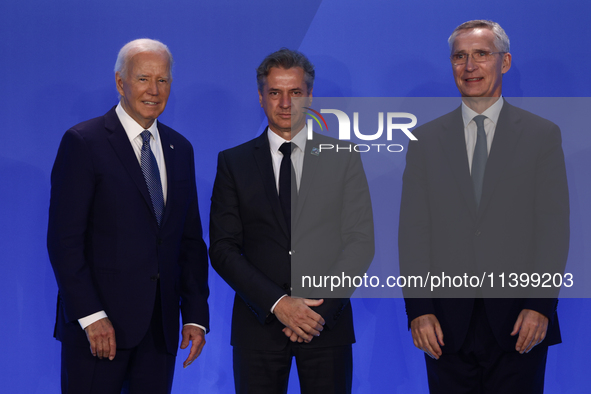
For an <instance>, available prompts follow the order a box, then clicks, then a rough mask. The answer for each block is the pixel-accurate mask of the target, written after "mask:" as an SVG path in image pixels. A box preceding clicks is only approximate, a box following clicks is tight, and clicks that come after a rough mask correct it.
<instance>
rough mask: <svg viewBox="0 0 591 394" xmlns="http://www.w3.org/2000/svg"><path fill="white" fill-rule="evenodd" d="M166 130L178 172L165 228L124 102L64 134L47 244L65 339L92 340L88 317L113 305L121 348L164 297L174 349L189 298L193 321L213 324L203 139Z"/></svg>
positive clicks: (167, 154) (169, 167) (170, 171)
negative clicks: (123, 116)
mask: <svg viewBox="0 0 591 394" xmlns="http://www.w3.org/2000/svg"><path fill="white" fill-rule="evenodd" d="M158 130H159V134H160V139H161V142H162V150H163V153H164V160H165V162H166V171H167V177H168V197H167V202H166V208H165V210H164V214H163V219H162V224H161V226H160V227H158V224H157V222H156V218H155V216H154V213H153V209H152V204H151V201H150V196H149V194H148V189H147V187H146V183H145V181H144V177H143V175H142V171H141V168H140V165H139V163H138V160H137V157H136V155H135V153H134V151H133V148H132V146H131V144H130V142H129V139H128V137H127V134H126V133H125V130H124V129H123V126H122V125H121V122H120V121H119V119H118V117H117V114H116V112H115V107H113V108H112V109H111V110H110V111H109V112H107V114H105V115H104V116H101V117H98V118H95V119H91V120H89V121H86V122H83V123H80V124H78V125H76V126H74V127H72V128H71V129H69V130H68V131H67V132H66V133H65V135H64V137H63V139H62V141H61V144H60V148H59V151H58V154H57V158H56V160H55V164H54V167H53V170H52V174H51V203H50V210H49V228H48V236H47V244H48V250H49V257H50V260H51V264H52V266H53V269H54V272H55V276H56V278H57V283H58V287H59V294H58V306H57V319H56V332H55V335H56V337H57V338H58V339H59V340H60V341H62V342H66V343H70V344H73V345H80V346H88V340H87V339H86V335H85V333H84V331H83V330H82V329H81V328H80V325H79V324H78V319H80V318H82V317H85V316H88V315H90V314H92V313H95V312H98V311H100V310H104V311H105V312H106V313H107V315H108V317H109V319H110V320H111V322H112V323H113V327H114V329H115V335H116V341H117V347H118V348H131V347H134V346H136V345H137V344H138V343H139V342H140V341H141V339H142V338H143V336H144V334H145V333H146V331H147V329H148V327H149V325H150V320H151V316H152V312H153V310H154V302H160V303H161V305H162V314H163V316H162V320H163V324H164V334H165V339H166V345H167V349H168V351H169V352H170V353H172V354H176V350H177V346H178V338H179V306H180V311H181V313H182V318H183V323H196V324H200V325H202V326H204V327H206V328H208V327H209V310H208V304H207V297H208V295H209V289H208V285H207V269H208V265H207V249H206V246H205V243H204V242H203V239H202V229H201V221H200V217H199V208H198V205H197V190H196V185H195V165H194V156H193V148H192V146H191V144H190V143H189V141H187V140H186V139H185V138H184V137H183V136H181V135H180V134H179V133H177V132H176V131H174V130H172V129H171V128H169V127H167V126H165V125H163V124H162V123H158ZM157 278H159V279H157ZM157 280H159V281H160V290H161V299H159V300H156V299H155V297H156V288H157Z"/></svg>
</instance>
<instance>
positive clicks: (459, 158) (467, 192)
mask: <svg viewBox="0 0 591 394" xmlns="http://www.w3.org/2000/svg"><path fill="white" fill-rule="evenodd" d="M443 128H444V130H443V132H442V133H441V134H440V135H439V141H440V143H441V146H442V147H443V151H444V153H445V156H446V157H447V160H448V162H449V165H450V168H451V172H452V174H453V176H454V178H455V180H456V182H457V183H458V186H459V187H460V191H461V194H462V196H463V197H464V200H465V202H466V205H467V206H468V209H469V210H470V215H471V216H472V218H473V219H476V214H477V211H476V198H475V196H474V187H473V184H472V178H471V177H470V169H469V165H468V155H467V153H466V137H465V136H464V122H463V120H462V108H461V107H459V108H458V109H456V110H455V111H453V112H452V113H451V114H450V116H449V117H447V118H446V119H445V121H444V123H443Z"/></svg>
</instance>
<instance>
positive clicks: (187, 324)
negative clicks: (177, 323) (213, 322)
mask: <svg viewBox="0 0 591 394" xmlns="http://www.w3.org/2000/svg"><path fill="white" fill-rule="evenodd" d="M184 326H195V327H199V328H200V329H202V330H203V332H204V333H205V334H207V330H206V329H205V327H203V326H202V325H201V324H197V323H185V324H183V327H184Z"/></svg>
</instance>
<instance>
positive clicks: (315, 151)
mask: <svg viewBox="0 0 591 394" xmlns="http://www.w3.org/2000/svg"><path fill="white" fill-rule="evenodd" d="M310 153H311V154H313V155H314V156H318V155H319V154H320V151H319V150H318V148H316V147H314V148H312V152H310Z"/></svg>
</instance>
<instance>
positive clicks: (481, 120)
mask: <svg viewBox="0 0 591 394" xmlns="http://www.w3.org/2000/svg"><path fill="white" fill-rule="evenodd" d="M484 119H486V116H484V115H476V116H475V117H474V118H473V120H474V122H476V130H479V129H480V128H482V129H483V130H484Z"/></svg>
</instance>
